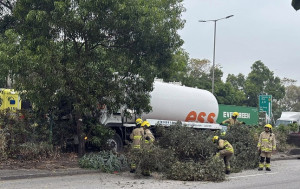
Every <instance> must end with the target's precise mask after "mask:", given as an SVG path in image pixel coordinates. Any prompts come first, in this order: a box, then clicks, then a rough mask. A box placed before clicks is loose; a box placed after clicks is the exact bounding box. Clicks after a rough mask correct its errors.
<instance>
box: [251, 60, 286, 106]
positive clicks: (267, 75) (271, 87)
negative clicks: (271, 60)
mask: <svg viewBox="0 0 300 189" xmlns="http://www.w3.org/2000/svg"><path fill="white" fill-rule="evenodd" d="M251 69H252V70H251V72H250V73H249V74H248V77H247V79H246V82H245V94H246V96H247V100H246V104H247V105H248V106H252V107H257V105H258V96H259V95H260V94H269V95H272V97H273V100H274V102H277V101H278V100H280V99H282V98H283V97H284V94H285V90H284V86H283V85H282V84H281V80H280V78H279V77H274V73H273V72H272V71H270V70H269V68H268V67H266V66H265V65H264V64H263V63H262V62H261V61H256V62H255V63H254V64H253V65H252V66H251Z"/></svg>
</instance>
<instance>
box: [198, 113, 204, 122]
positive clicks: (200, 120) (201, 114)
mask: <svg viewBox="0 0 300 189" xmlns="http://www.w3.org/2000/svg"><path fill="white" fill-rule="evenodd" d="M205 116H206V113H205V112H200V113H199V115H198V121H199V122H200V123H204V121H205V120H204V117H205Z"/></svg>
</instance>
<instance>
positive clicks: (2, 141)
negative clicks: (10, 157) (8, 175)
mask: <svg viewBox="0 0 300 189" xmlns="http://www.w3.org/2000/svg"><path fill="white" fill-rule="evenodd" d="M6 135H7V132H6V130H4V129H0V160H5V159H7V151H6V148H7V141H6Z"/></svg>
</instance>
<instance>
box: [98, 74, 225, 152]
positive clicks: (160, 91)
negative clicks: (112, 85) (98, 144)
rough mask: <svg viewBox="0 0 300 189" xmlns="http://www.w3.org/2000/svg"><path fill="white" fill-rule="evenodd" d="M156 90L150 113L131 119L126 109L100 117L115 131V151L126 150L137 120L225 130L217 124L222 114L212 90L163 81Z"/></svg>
mask: <svg viewBox="0 0 300 189" xmlns="http://www.w3.org/2000/svg"><path fill="white" fill-rule="evenodd" d="M153 88H154V89H153V91H152V92H151V93H150V105H151V107H152V111H151V112H149V113H145V114H142V115H140V116H136V115H134V113H133V111H132V116H131V118H126V117H125V116H123V114H122V112H123V110H120V111H119V112H118V113H114V114H111V115H108V114H106V113H103V114H102V116H101V117H100V123H101V124H103V125H105V126H108V127H111V128H112V129H114V130H115V133H116V134H115V136H114V137H113V138H112V139H110V140H109V143H110V146H112V147H113V148H114V150H116V151H121V150H122V149H123V144H124V142H125V141H126V140H129V135H130V133H131V132H132V130H133V129H134V128H135V120H136V118H138V117H141V118H142V119H143V120H144V121H145V120H147V121H149V123H150V124H151V126H155V125H157V126H165V127H169V126H171V125H174V124H176V123H177V122H178V121H180V122H181V123H182V125H186V126H187V127H192V128H195V129H211V130H220V129H222V127H221V126H220V125H219V124H217V123H216V120H217V118H218V112H219V106H218V102H217V100H216V98H215V96H214V95H213V94H212V93H210V92H209V91H206V90H202V89H197V88H191V87H186V86H181V85H180V84H175V83H165V82H163V81H161V80H155V81H154V84H153ZM127 111H128V110H127Z"/></svg>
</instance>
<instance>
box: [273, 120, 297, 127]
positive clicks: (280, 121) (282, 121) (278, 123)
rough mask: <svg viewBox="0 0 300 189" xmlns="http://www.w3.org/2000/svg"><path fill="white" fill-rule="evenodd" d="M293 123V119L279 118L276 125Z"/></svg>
mask: <svg viewBox="0 0 300 189" xmlns="http://www.w3.org/2000/svg"><path fill="white" fill-rule="evenodd" d="M291 123H293V122H292V121H288V120H277V121H276V124H275V125H276V126H278V125H288V124H291Z"/></svg>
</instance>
